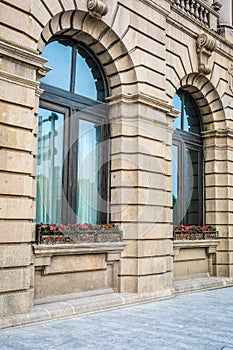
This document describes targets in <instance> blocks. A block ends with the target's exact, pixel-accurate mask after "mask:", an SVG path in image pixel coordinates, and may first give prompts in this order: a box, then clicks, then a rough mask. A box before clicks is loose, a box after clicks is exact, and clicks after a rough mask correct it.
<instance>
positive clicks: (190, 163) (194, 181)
mask: <svg viewBox="0 0 233 350" xmlns="http://www.w3.org/2000/svg"><path fill="white" fill-rule="evenodd" d="M198 169H199V164H198V152H197V151H194V150H191V149H187V150H186V195H185V197H186V215H185V225H188V224H190V223H193V224H196V225H197V224H198V223H199V196H198V193H199V177H198Z"/></svg>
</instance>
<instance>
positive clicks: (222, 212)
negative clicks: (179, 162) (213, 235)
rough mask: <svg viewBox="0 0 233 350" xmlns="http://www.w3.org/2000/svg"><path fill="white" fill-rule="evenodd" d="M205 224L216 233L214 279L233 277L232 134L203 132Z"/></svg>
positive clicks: (216, 131)
mask: <svg viewBox="0 0 233 350" xmlns="http://www.w3.org/2000/svg"><path fill="white" fill-rule="evenodd" d="M203 137H204V143H205V174H206V176H205V182H206V224H214V225H216V226H217V229H218V231H219V245H218V248H217V257H216V269H215V270H216V274H217V276H225V277H228V276H229V277H233V269H232V266H233V265H232V263H233V162H232V159H233V130H230V129H219V130H214V131H208V132H204V134H203Z"/></svg>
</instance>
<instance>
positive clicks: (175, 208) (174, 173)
mask: <svg viewBox="0 0 233 350" xmlns="http://www.w3.org/2000/svg"><path fill="white" fill-rule="evenodd" d="M172 208H173V225H178V223H179V222H178V147H177V146H175V145H173V146H172Z"/></svg>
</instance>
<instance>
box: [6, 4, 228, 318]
mask: <svg viewBox="0 0 233 350" xmlns="http://www.w3.org/2000/svg"><path fill="white" fill-rule="evenodd" d="M220 2H221V3H222V7H221V6H219V4H218V3H216V2H213V1H212V0H208V1H204V0H162V1H157V0H127V1H126V0H120V1H118V0H112V1H110V0H93V1H91V0H90V1H86V0H49V1H44V0H40V1H35V0H25V1H18V0H10V1H9V0H4V1H1V4H0V22H1V37H0V69H1V70H0V81H1V85H0V99H1V103H0V120H1V129H0V135H1V137H0V142H1V162H0V178H1V180H0V194H1V196H0V203H1V205H0V220H1V224H0V228H1V229H0V264H1V269H0V316H1V317H9V316H14V315H17V314H20V313H25V312H27V311H28V310H30V309H31V308H32V307H33V303H34V299H35V297H38V298H40V297H44V296H49V295H53V293H54V294H56V295H57V294H58V292H57V291H56V292H53V291H50V292H49V293H48V294H46V293H45V294H44V293H43V291H42V292H38V291H39V290H41V287H40V286H41V285H43V283H44V282H43V281H42V280H41V276H42V275H46V273H45V270H44V269H43V274H42V272H41V269H40V268H39V266H42V265H43V266H45V265H46V266H48V265H49V264H50V263H48V262H45V260H46V259H47V260H46V261H48V259H50V260H51V257H53V254H55V253H54V252H51V250H50V251H49V252H48V251H47V253H46V254H47V255H43V254H42V252H41V251H40V252H39V253H38V248H35V246H34V245H33V243H34V242H35V217H36V201H35V198H36V180H35V178H36V174H37V157H36V156H37V145H38V138H37V134H38V108H39V104H40V102H39V101H40V99H42V97H43V89H42V86H41V85H40V80H43V79H45V77H46V74H49V73H48V72H49V71H50V69H49V68H48V67H49V62H48V63H47V60H46V58H45V57H44V56H43V52H44V50H45V48H46V45H47V44H48V43H49V42H51V40H54V38H59V37H61V36H62V37H63V38H64V37H66V38H67V39H70V38H72V40H74V41H75V42H77V43H80V44H81V45H84V47H85V48H88V50H89V51H90V52H91V54H92V55H93V57H95V59H96V60H97V61H98V64H99V65H100V67H101V70H102V71H103V74H104V76H105V79H106V84H107V86H108V94H107V96H106V98H105V100H104V105H105V107H106V106H107V109H108V118H109V119H108V120H109V125H110V135H111V136H110V137H111V145H110V147H109V152H110V169H108V172H107V178H108V184H109V191H108V194H107V202H108V203H107V208H108V209H107V218H106V220H110V221H111V222H116V223H120V224H121V225H122V227H123V232H124V240H123V243H124V247H123V246H122V247H121V248H118V250H117V248H114V249H115V258H114V256H113V255H114V254H113V253H110V252H111V249H113V248H111V244H110V245H109V246H108V247H107V248H106V246H105V247H102V251H101V249H100V247H99V248H95V249H97V250H98V249H100V250H98V251H96V254H97V258H98V259H99V258H100V257H101V259H102V258H103V266H105V265H106V264H105V262H106V261H108V263H107V265H108V268H109V269H110V267H109V266H110V265H109V261H113V262H114V261H117V264H118V265H117V268H118V270H117V271H115V272H114V274H113V275H114V278H115V279H117V280H118V284H117V290H118V292H120V293H151V295H153V296H154V297H162V296H169V295H171V294H172V290H173V289H172V286H173V277H174V261H173V260H174V247H173V244H174V243H173V240H172V226H173V225H172V223H173V219H172V171H173V166H172V160H173V159H172V154H173V153H172V143H173V134H174V130H175V126H174V121H175V120H176V118H177V116H178V113H179V112H178V111H177V109H176V106H175V105H174V100H173V98H174V95H175V94H176V93H177V92H178V91H182V93H184V94H188V95H189V96H191V99H192V101H193V102H194V103H195V105H196V108H197V109H198V111H199V115H200V119H201V124H202V130H201V139H202V149H203V154H204V161H203V174H202V178H203V188H204V191H203V193H204V195H203V199H202V205H203V210H202V211H203V222H202V224H206V225H216V227H217V229H218V231H219V241H218V244H217V247H215V249H214V259H213V260H211V261H212V263H211V264H212V267H211V273H212V274H214V275H215V276H223V277H233V268H232V267H233V265H232V264H233V263H232V261H233V245H232V242H233V240H232V237H233V200H232V199H233V180H232V179H233V176H232V175H233V162H232V159H233V125H232V109H233V100H232V94H233V62H232V59H233V50H232V43H233V36H232V34H233V31H232V28H233V27H232V25H233V23H232V1H230V0H225V1H224V0H222V1H220ZM58 59H59V58H58ZM51 68H53V67H51ZM189 224H192V223H190V222H189ZM193 224H196V222H193ZM50 248H51V247H50ZM202 248H203V246H199V249H202ZM48 249H49V248H48ZM51 249H52V248H51ZM79 249H81V248H80V247H79ZM90 249H94V248H93V247H92V248H90ZM114 249H113V250H114ZM177 249H178V248H177ZM203 249H204V250H203V252H207V250H208V249H209V250H208V251H211V249H210V248H209V247H208V249H207V248H206V247H204V248H203ZM68 250H69V249H68ZM119 251H121V258H119V254H120V253H119ZM203 252H202V253H203ZM211 252H213V251H211ZM211 252H210V253H208V254H211ZM215 252H216V254H215ZM89 253H90V251H89V252H88V250H87V251H86V254H87V255H86V257H85V259H86V260H85V261H86V262H85V264H84V265H85V266H86V267H88V265H89V264H90V265H91V264H92V263H93V255H92V257H91V255H90V254H89ZM202 253H201V254H202ZM36 254H37V255H36ZM68 254H69V253H68ZM78 254H79V256H80V254H81V253H80V251H79V253H78ZM111 254H112V255H111ZM117 254H118V255H117ZM203 254H204V253H203ZM206 254H207V253H206ZM208 254H207V255H208ZM55 255H56V254H55ZM116 255H117V257H116ZM207 255H206V256H205V257H204V258H203V259H204V260H205V259H207V260H208V261H209V258H208V256H209V255H208V256H207ZM106 256H107V258H106ZM88 257H89V258H88ZM88 259H89V260H88ZM114 259H115V260H114ZM119 259H120V261H119ZM207 260H206V261H207ZM54 261H55V260H54ZM59 264H60V263H59ZM72 264H73V263H72ZM97 264H100V262H99V260H98V263H97ZM68 265H69V260H66V269H67V270H66V269H64V271H63V272H64V273H65V272H66V271H68V272H69V273H70V272H71V270H69V268H70V267H69V266H68ZM92 265H93V266H94V265H95V263H93V264H92ZM67 266H68V267H67ZM101 266H102V265H101ZM103 266H102V267H99V268H98V269H99V270H101V269H102V270H103V269H105V268H106V266H105V267H103ZM111 266H115V265H114V263H113V265H111ZM111 268H112V267H111ZM93 269H94V268H93ZM52 270H53V271H55V272H54V275H53V276H55V275H56V276H58V277H59V274H61V271H60V270H59V271H56V264H55V265H54V266H53V267H50V272H51V271H52ZM86 270H88V269H87V268H86ZM90 270H91V268H89V270H88V271H89V272H88V273H89V275H86V277H85V279H88V278H92V279H93V278H94V279H95V278H96V280H94V282H93V281H92V283H89V284H88V283H87V285H86V284H85V283H84V284H82V283H81V282H80V283H81V284H82V286H83V289H82V290H90V289H101V288H103V286H104V287H106V285H99V284H98V283H96V281H97V280H98V281H99V280H100V279H101V278H102V277H98V276H99V275H96V277H95V275H91V276H90ZM46 271H47V270H46ZM203 271H204V270H201V272H203ZM196 272H197V271H195V269H193V270H192V268H191V273H196ZM56 273H57V274H56ZM69 273H68V274H67V276H66V277H65V279H64V280H63V282H64V283H65V284H66V285H67V284H68V285H69V283H71V281H69V278H68V276H72V279H73V277H74V275H73V274H71V273H70V274H69ZM188 273H190V271H189V270H187V271H186V273H185V274H188ZM48 275H49V272H48ZM36 276H37V277H36ZM38 276H40V277H38ZM93 276H94V277H93ZM47 277H48V276H47ZM47 277H46V278H47ZM58 279H59V278H58ZM103 279H104V277H103ZM54 283H55V284H56V283H57V284H58V288H57V289H59V288H61V285H62V282H59V281H58V280H56V281H55V280H54V279H53V278H51V280H49V284H50V285H54ZM114 283H115V282H114ZM114 283H113V284H114ZM43 286H44V287H43V288H45V289H46V286H45V285H43ZM107 286H108V284H107ZM110 286H112V285H110ZM114 286H116V285H115V284H114ZM43 288H42V289H43ZM79 291H81V290H79V288H78V287H77V288H76V289H75V286H74V287H72V288H71V292H79ZM68 292H69V290H65V292H64V293H68Z"/></svg>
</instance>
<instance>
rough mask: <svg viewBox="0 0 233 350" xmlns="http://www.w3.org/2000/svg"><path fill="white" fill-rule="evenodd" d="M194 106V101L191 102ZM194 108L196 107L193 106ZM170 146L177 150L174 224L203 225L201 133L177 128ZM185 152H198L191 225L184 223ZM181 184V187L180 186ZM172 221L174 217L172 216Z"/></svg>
mask: <svg viewBox="0 0 233 350" xmlns="http://www.w3.org/2000/svg"><path fill="white" fill-rule="evenodd" d="M184 94H187V92H186V91H184ZM193 102H194V104H195V101H193ZM195 107H196V105H195ZM196 110H197V117H198V118H199V122H200V129H201V126H202V125H201V118H200V113H199V111H198V109H197V107H196ZM183 115H184V113H183V111H181V127H182V126H184V122H183V121H182V119H183ZM172 145H174V146H176V147H178V150H177V158H178V164H177V172H178V173H177V176H178V179H177V181H178V191H177V193H178V195H177V203H176V205H177V208H176V210H177V222H176V223H174V222H173V223H174V224H175V225H176V224H184V225H185V224H186V225H187V224H188V225H192V224H193V225H194V224H195V225H200V226H202V225H204V223H205V204H204V203H205V201H204V199H205V179H204V174H205V171H204V170H205V165H204V153H203V140H202V136H201V133H200V134H194V133H192V132H190V131H185V130H182V129H179V128H176V129H175V130H174V132H173V137H172ZM187 150H193V151H197V152H198V198H199V201H198V204H199V206H198V222H195V223H194V222H193V223H187V222H186V213H187V209H188V208H186V188H187V183H186V170H187V168H186V152H187ZM181 183H182V185H181ZM173 221H174V216H173Z"/></svg>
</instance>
